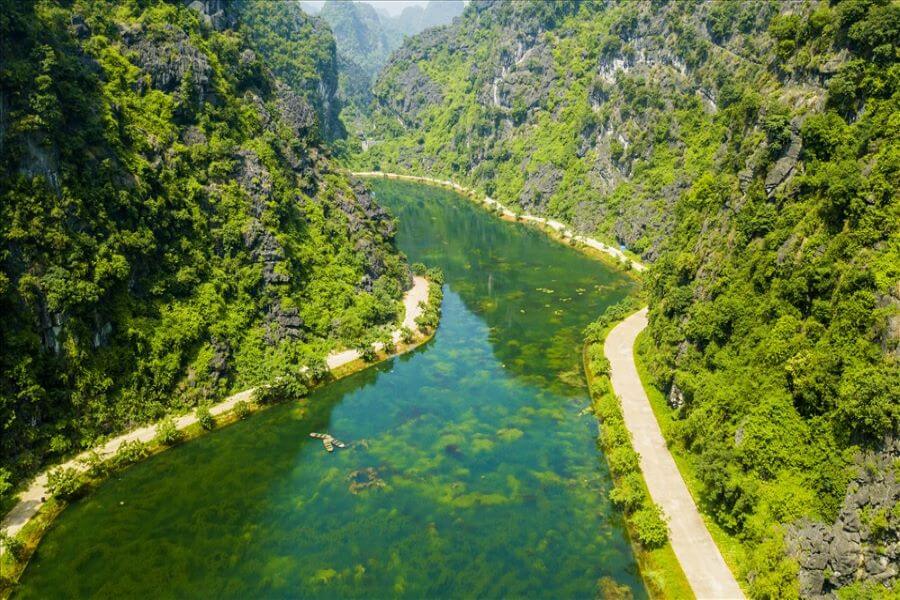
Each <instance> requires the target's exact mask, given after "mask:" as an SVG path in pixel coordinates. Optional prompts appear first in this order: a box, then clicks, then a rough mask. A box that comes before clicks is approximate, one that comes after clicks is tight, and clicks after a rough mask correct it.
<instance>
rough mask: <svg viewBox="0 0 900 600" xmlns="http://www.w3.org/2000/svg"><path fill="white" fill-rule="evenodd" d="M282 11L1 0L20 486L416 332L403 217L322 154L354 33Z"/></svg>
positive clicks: (2, 447) (6, 289) (150, 1)
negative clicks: (126, 432) (95, 447)
mask: <svg viewBox="0 0 900 600" xmlns="http://www.w3.org/2000/svg"><path fill="white" fill-rule="evenodd" d="M265 4H266V6H265V10H266V11H267V14H271V15H273V20H272V21H271V22H269V24H268V25H267V26H266V30H265V31H264V32H262V33H260V28H259V27H258V26H257V23H256V19H257V18H258V16H259V15H260V12H261V10H262V7H260V6H259V5H256V3H244V4H241V5H238V6H235V5H230V4H228V3H226V2H221V1H218V0H208V1H207V2H193V3H191V7H190V8H189V7H187V6H185V5H184V4H183V3H180V2H171V3H169V2H163V1H162V0H142V1H140V2H138V1H129V2H115V1H113V0H108V1H104V0H101V1H93V0H91V1H89V0H75V1H73V2H66V3H58V2H55V1H52V0H46V1H38V2H33V3H32V2H18V1H14V0H3V1H2V2H0V15H2V16H0V28H2V31H0V34H2V35H0V51H2V65H0V75H2V77H0V82H2V83H0V194H2V197H0V240H2V246H0V267H2V272H0V313H2V315H3V319H2V322H0V347H2V353H0V492H2V491H4V490H5V488H6V487H7V485H8V483H9V482H11V481H12V482H14V481H18V480H20V479H21V478H23V477H24V476H26V475H28V474H29V473H32V472H34V470H35V469H37V468H38V467H39V466H40V465H42V464H43V463H45V462H46V461H48V460H49V459H52V458H55V457H59V456H62V455H66V454H69V453H72V452H74V451H76V450H77V449H79V448H83V447H87V446H90V445H92V444H93V443H94V442H95V441H96V440H97V439H98V438H100V437H101V436H105V435H108V434H111V433H113V432H117V431H121V430H123V429H126V428H128V427H131V426H133V425H135V424H137V423H140V422H143V421H147V420H149V419H153V418H157V417H159V416H160V415H162V414H163V413H165V412H167V411H170V410H173V409H181V408H186V407H189V406H192V405H195V404H197V403H200V402H207V401H212V400H214V399H216V398H220V397H222V396H223V395H224V394H225V393H226V392H228V391H232V390H235V389H238V388H245V387H248V386H250V385H253V384H255V383H259V382H263V381H269V380H271V379H272V378H273V377H276V376H278V375H279V374H280V373H285V372H288V371H291V370H294V369H296V368H297V367H298V366H299V365H302V364H305V363H309V362H310V361H314V360H318V359H321V358H322V357H323V356H324V355H325V354H326V352H327V351H328V350H329V349H330V348H332V347H334V346H335V345H341V344H347V345H349V344H353V343H354V342H356V341H357V340H359V339H360V338H361V336H363V335H364V334H367V333H368V331H367V330H368V328H370V327H372V326H378V325H379V324H387V323H391V322H393V321H394V320H395V318H396V316H397V313H398V310H399V309H400V303H399V302H398V300H399V299H400V298H401V296H402V290H403V289H404V288H405V287H407V286H408V282H409V274H408V269H407V266H406V264H405V261H404V260H403V259H402V257H401V256H400V255H399V254H398V253H397V251H396V249H395V247H394V244H393V236H394V224H393V221H392V220H391V219H390V218H388V216H387V215H386V214H385V213H384V212H382V211H381V209H380V208H379V207H378V206H376V205H375V204H374V202H373V201H372V199H371V197H370V196H369V195H368V194H367V193H366V192H365V191H364V190H363V189H362V188H360V187H357V186H355V185H353V184H351V182H349V181H348V180H347V179H346V177H345V176H344V175H342V174H340V173H339V172H337V171H336V170H335V169H334V168H333V166H332V163H331V161H330V159H329V158H328V153H327V151H326V150H325V149H324V148H323V146H322V143H321V139H322V137H323V136H328V135H329V131H330V129H329V127H330V126H329V125H328V124H327V123H324V122H323V121H322V120H321V119H322V117H323V116H327V115H328V114H329V110H328V109H327V107H325V106H324V103H325V101H326V97H327V93H324V94H323V93H321V87H322V86H323V85H324V86H325V87H327V86H328V83H327V82H328V81H333V80H334V73H333V71H332V72H329V71H328V70H327V69H329V68H331V67H330V65H333V63H334V45H333V40H332V39H331V38H330V35H328V32H327V29H325V30H324V32H321V31H318V30H317V27H316V25H315V24H311V23H309V22H307V19H308V18H307V17H306V16H305V15H303V14H302V13H301V12H300V11H299V10H297V11H295V12H291V13H288V12H287V11H286V10H284V11H281V10H278V11H275V12H274V13H273V12H272V11H271V10H270V9H271V8H272V6H271V4H270V3H265ZM244 18H246V19H247V20H246V21H243V19H244ZM248 29H250V30H251V32H250V33H251V34H250V35H249V36H248V35H246V32H247V30H248ZM288 34H290V36H292V37H291V39H290V40H281V39H275V38H276V37H277V36H281V35H288ZM297 36H299V37H297ZM272 48H277V52H274V53H273V52H272ZM272 55H277V60H276V59H275V58H274V57H273V56H272ZM323 69H325V71H323ZM272 71H275V73H276V74H278V75H281V76H283V77H284V81H283V82H282V81H280V80H279V79H277V78H276V77H275V76H274V75H273V73H272ZM326 92H327V90H326Z"/></svg>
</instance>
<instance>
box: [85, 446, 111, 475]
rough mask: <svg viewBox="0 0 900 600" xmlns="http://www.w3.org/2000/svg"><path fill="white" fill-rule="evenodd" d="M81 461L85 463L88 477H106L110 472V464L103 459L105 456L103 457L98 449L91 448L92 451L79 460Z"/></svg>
mask: <svg viewBox="0 0 900 600" xmlns="http://www.w3.org/2000/svg"><path fill="white" fill-rule="evenodd" d="M79 462H80V463H81V464H83V465H84V467H85V472H86V473H87V474H88V477H91V478H94V479H97V478H100V477H105V476H106V474H107V473H108V472H109V465H107V463H106V461H105V460H103V457H101V456H100V455H99V454H98V453H97V451H96V450H91V452H90V453H89V454H88V455H87V456H85V457H84V458H82V459H81V460H79Z"/></svg>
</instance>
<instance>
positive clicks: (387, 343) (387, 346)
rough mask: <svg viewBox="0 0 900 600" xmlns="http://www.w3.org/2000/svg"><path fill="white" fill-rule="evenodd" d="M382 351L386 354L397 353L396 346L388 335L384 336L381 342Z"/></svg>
mask: <svg viewBox="0 0 900 600" xmlns="http://www.w3.org/2000/svg"><path fill="white" fill-rule="evenodd" d="M381 344H382V349H383V350H384V352H385V353H386V354H394V353H395V352H397V344H395V343H394V338H393V337H392V336H390V335H388V336H385V338H384V339H383V340H382V341H381Z"/></svg>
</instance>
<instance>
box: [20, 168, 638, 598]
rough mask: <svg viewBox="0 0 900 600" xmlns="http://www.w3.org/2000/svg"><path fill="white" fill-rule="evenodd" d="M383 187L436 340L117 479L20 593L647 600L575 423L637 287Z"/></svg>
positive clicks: (581, 259)
mask: <svg viewBox="0 0 900 600" xmlns="http://www.w3.org/2000/svg"><path fill="white" fill-rule="evenodd" d="M372 187H373V189H374V191H375V194H376V196H377V198H378V200H379V201H380V202H381V203H382V204H383V205H385V206H386V207H388V208H389V209H390V210H391V211H392V212H393V213H394V214H395V215H396V216H397V217H398V218H399V237H398V243H399V246H400V248H401V249H402V250H403V251H404V252H405V253H406V254H407V256H408V257H409V259H410V261H411V262H424V263H426V264H428V265H429V266H439V267H441V268H442V269H443V271H444V274H445V278H446V284H445V298H444V306H443V317H442V321H441V325H440V327H439V328H438V331H437V334H436V336H435V338H434V339H433V340H432V341H431V342H429V343H428V344H426V345H425V346H423V347H421V348H419V349H418V350H416V351H414V352H412V353H410V354H407V355H405V356H402V357H399V358H395V359H393V360H390V361H387V362H385V363H382V364H380V365H377V366H374V367H372V368H370V369H367V370H366V371H363V372H360V373H358V374H356V375H353V376H351V377H348V378H346V379H344V380H341V381H338V382H335V383H334V384H332V385H329V386H327V387H324V388H321V389H319V390H317V391H316V392H314V393H313V394H312V395H311V396H310V398H309V400H308V406H307V408H306V409H302V408H301V407H300V406H299V405H296V404H286V405H279V406H276V407H274V408H271V409H269V410H266V411H263V412H262V413H259V414H257V415H254V416H253V417H252V418H250V419H247V420H245V421H241V422H239V423H237V424H235V425H232V426H229V427H227V428H225V429H223V430H221V431H219V432H216V433H214V434H212V435H208V436H204V437H202V438H200V439H198V440H196V441H193V442H190V443H188V444H185V445H184V446H181V447H179V448H176V449H173V450H171V451H168V452H164V453H162V454H160V455H157V456H155V457H153V458H152V459H150V460H148V461H146V462H144V463H141V464H138V465H136V466H134V467H132V468H130V469H128V470H126V471H124V472H123V473H121V474H119V475H117V476H116V477H114V478H113V479H111V480H109V481H107V482H105V483H104V484H103V485H101V486H100V488H99V489H98V490H97V491H96V492H95V493H93V494H91V495H90V496H88V497H86V498H84V499H82V500H80V501H78V502H76V503H74V504H73V505H72V506H71V507H69V508H68V509H67V510H66V511H65V512H64V513H63V514H62V515H61V516H60V517H59V519H58V520H57V521H56V523H55V524H54V526H53V527H52V529H51V530H50V531H49V532H48V533H47V535H46V537H45V538H44V540H43V542H42V543H41V545H40V546H39V548H38V551H37V553H36V554H35V556H34V557H33V559H32V561H31V564H30V565H29V567H28V569H27V571H26V573H25V576H24V577H23V579H22V586H21V587H20V588H19V590H18V592H17V596H19V597H22V598H56V597H109V598H113V597H115V598H125V597H153V598H166V597H174V598H188V597H216V598H282V597H290V598H293V597H328V598H344V597H365V598H384V597H397V596H404V597H416V598H421V597H428V598H432V597H540V598H593V597H594V596H595V595H596V593H597V592H596V591H597V589H598V582H599V581H600V580H602V579H604V578H606V581H605V584H606V586H607V587H608V586H609V584H610V583H612V582H614V583H615V584H616V585H618V586H623V587H628V588H630V589H631V591H632V593H633V594H634V596H635V597H638V598H643V597H645V596H646V592H645V591H644V588H643V585H642V584H641V580H640V575H639V573H638V570H637V566H636V564H635V560H634V557H633V555H632V552H631V548H630V545H629V543H628V540H627V538H626V535H625V531H624V525H623V520H622V517H621V515H620V514H619V513H618V512H617V511H616V510H615V509H614V508H613V507H612V505H611V503H610V501H609V499H608V497H607V494H608V491H609V489H610V487H611V482H610V477H609V473H608V470H607V468H606V464H605V462H604V460H603V456H602V454H601V452H600V450H599V449H598V448H597V445H596V441H595V439H596V433H597V425H596V422H595V420H594V417H593V416H591V415H590V414H584V413H582V410H583V409H584V408H585V407H586V406H588V402H589V401H588V396H587V391H586V388H585V383H584V379H583V374H582V371H581V363H580V344H581V331H582V329H583V328H584V326H585V325H586V324H587V323H589V322H590V321H591V320H593V319H594V318H596V317H597V316H598V315H599V314H600V313H601V312H602V311H603V309H604V308H605V307H606V306H607V305H609V304H612V303H614V302H616V301H618V300H619V299H621V298H622V297H624V296H625V295H626V294H628V293H629V292H630V290H631V285H632V284H631V283H630V281H629V280H628V279H626V278H624V277H623V276H621V275H619V274H617V273H615V272H613V271H612V270H610V269H608V268H607V267H605V266H604V265H603V264H601V263H599V262H597V261H593V260H590V259H588V258H587V257H585V256H583V255H581V254H579V253H578V252H576V251H574V250H572V249H570V248H567V247H565V246H563V245H561V244H558V243H556V242H554V241H552V240H549V239H548V238H546V237H545V236H544V235H543V234H541V233H540V232H537V231H535V230H532V229H529V228H527V227H525V226H522V225H519V224H514V223H506V222H503V221H500V220H499V219H497V218H495V217H492V216H490V215H488V214H487V213H486V212H485V211H483V210H482V209H480V208H478V207H476V206H474V205H472V204H471V203H469V202H468V201H467V200H465V199H463V198H462V197H460V196H458V195H456V194H454V193H451V192H448V191H444V190H440V189H435V188H430V187H425V186H421V185H417V184H411V183H403V182H389V181H373V182H372ZM311 431H328V432H330V433H332V434H333V435H335V436H336V437H338V438H340V439H341V440H344V441H346V442H348V443H349V444H350V448H348V449H346V450H342V451H337V452H335V453H334V454H328V453H326V452H325V451H324V450H323V448H322V443H321V442H320V441H318V440H314V439H311V438H310V437H309V433H310V432H311Z"/></svg>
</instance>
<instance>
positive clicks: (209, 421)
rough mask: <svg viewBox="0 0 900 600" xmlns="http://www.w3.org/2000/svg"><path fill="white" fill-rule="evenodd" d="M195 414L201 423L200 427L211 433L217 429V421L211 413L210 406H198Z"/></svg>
mask: <svg viewBox="0 0 900 600" xmlns="http://www.w3.org/2000/svg"><path fill="white" fill-rule="evenodd" d="M195 414H196V415H197V422H198V423H200V427H202V428H203V429H205V430H206V431H210V430H212V429H214V428H215V426H216V419H215V417H213V416H212V413H211V412H209V407H208V406H206V405H205V404H203V405H201V406H198V407H197V411H196V413H195Z"/></svg>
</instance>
